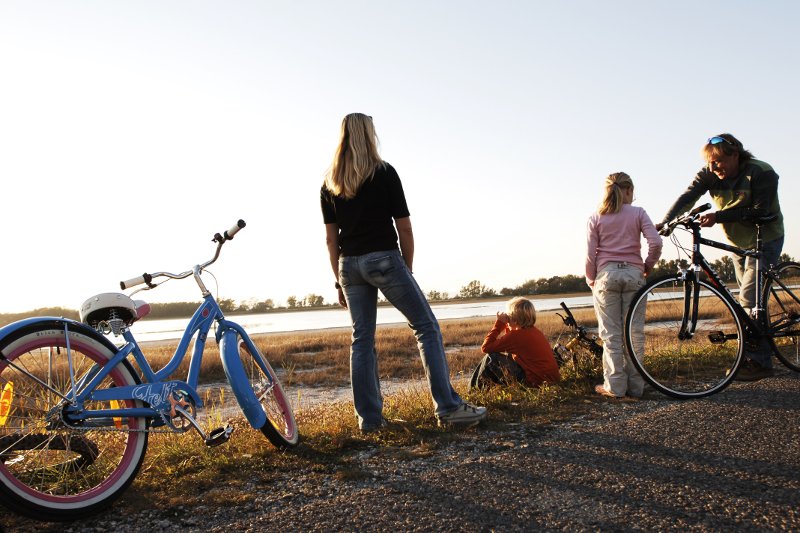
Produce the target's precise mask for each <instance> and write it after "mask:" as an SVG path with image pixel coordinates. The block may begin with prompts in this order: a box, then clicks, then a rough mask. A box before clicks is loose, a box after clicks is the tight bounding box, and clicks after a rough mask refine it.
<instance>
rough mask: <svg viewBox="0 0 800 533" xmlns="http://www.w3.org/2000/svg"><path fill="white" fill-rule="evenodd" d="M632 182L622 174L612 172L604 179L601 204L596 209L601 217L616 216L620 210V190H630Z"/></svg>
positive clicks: (621, 202)
mask: <svg viewBox="0 0 800 533" xmlns="http://www.w3.org/2000/svg"><path fill="white" fill-rule="evenodd" d="M632 188H633V180H632V179H631V177H630V176H628V175H627V174H625V173H624V172H614V173H613V174H609V175H608V177H607V178H606V189H605V196H604V197H603V202H602V203H601V204H600V207H599V208H598V209H597V212H598V213H600V214H601V215H608V214H616V213H619V212H620V211H621V210H622V204H623V201H622V189H632Z"/></svg>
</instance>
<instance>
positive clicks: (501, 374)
mask: <svg viewBox="0 0 800 533" xmlns="http://www.w3.org/2000/svg"><path fill="white" fill-rule="evenodd" d="M492 383H496V384H498V385H510V384H511V383H521V384H523V385H524V384H525V383H526V381H525V371H524V370H523V369H522V367H521V366H519V365H518V364H517V363H516V361H514V360H513V359H512V358H511V356H510V355H506V354H504V353H490V354H486V355H485V356H484V357H483V359H481V362H480V363H479V364H478V367H477V368H476V369H475V371H474V372H473V373H472V379H470V380H469V388H470V389H480V388H483V387H486V386H488V385H491V384H492Z"/></svg>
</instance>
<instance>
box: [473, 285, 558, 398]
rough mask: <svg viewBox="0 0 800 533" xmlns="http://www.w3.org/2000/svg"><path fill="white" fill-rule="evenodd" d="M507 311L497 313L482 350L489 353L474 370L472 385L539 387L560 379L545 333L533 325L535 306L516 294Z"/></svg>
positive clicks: (474, 386) (480, 386)
mask: <svg viewBox="0 0 800 533" xmlns="http://www.w3.org/2000/svg"><path fill="white" fill-rule="evenodd" d="M506 309H507V313H502V312H500V313H497V319H496V320H495V323H494V326H492V329H491V331H489V333H488V334H487V335H486V338H485V339H484V341H483V345H482V346H481V351H482V352H483V353H485V354H486V356H484V358H483V360H481V362H480V364H479V365H478V368H476V369H475V372H473V374H472V379H471V380H470V384H469V386H470V388H482V387H484V386H487V385H489V384H491V383H497V384H500V385H510V384H511V383H514V382H516V383H521V384H523V385H528V386H531V387H538V386H539V385H541V384H542V383H556V382H557V381H559V380H560V379H561V376H560V375H559V373H558V364H557V363H556V359H555V357H554V356H553V349H552V348H551V347H550V343H549V342H548V341H547V338H546V337H545V336H544V334H543V333H542V332H541V331H540V330H539V329H538V328H536V327H535V326H534V324H535V323H536V309H535V308H534V307H533V303H531V301H530V300H528V299H526V298H514V299H512V300H511V301H510V302H508V304H507V307H506Z"/></svg>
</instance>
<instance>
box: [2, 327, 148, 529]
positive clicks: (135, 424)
mask: <svg viewBox="0 0 800 533" xmlns="http://www.w3.org/2000/svg"><path fill="white" fill-rule="evenodd" d="M66 346H67V344H66V337H65V334H64V323H63V322H58V321H52V322H41V323H36V324H33V325H32V326H30V327H27V328H23V329H20V330H18V331H15V332H13V333H11V334H10V335H8V336H6V337H4V338H3V339H1V340H0V350H2V354H3V355H4V356H5V357H6V360H0V502H2V503H3V504H5V505H6V506H8V507H9V508H10V509H12V510H14V511H16V512H18V513H20V514H24V515H27V516H30V517H33V518H37V519H40V520H71V519H76V518H80V517H83V516H86V515H89V514H92V513H94V512H96V511H98V510H100V509H102V508H104V507H105V506H107V505H109V504H110V503H111V502H112V501H113V500H114V499H116V498H117V497H118V496H119V495H120V494H121V493H122V491H124V490H125V489H126V488H127V487H128V485H129V484H130V483H131V482H132V481H133V478H134V477H135V476H136V473H137V472H138V470H139V467H140V466H141V464H142V459H143V458H144V454H145V451H146V449H147V433H145V432H144V430H145V429H146V422H145V420H144V419H143V418H128V419H126V420H121V419H120V420H115V421H111V420H109V425H108V426H104V427H95V428H91V427H89V426H88V425H83V426H78V427H76V428H71V427H68V424H67V423H66V422H65V421H64V417H63V413H64V406H65V404H66V400H65V399H64V398H65V397H71V391H72V381H73V380H72V378H71V376H70V371H69V361H68V354H69V356H71V359H72V368H73V375H74V378H75V383H77V384H80V383H81V378H82V377H83V376H85V375H86V374H87V373H89V372H91V371H93V370H96V369H97V368H98V365H103V364H105V363H106V362H107V361H108V359H109V358H110V357H111V356H112V355H113V353H114V352H113V350H112V347H111V346H110V345H109V344H107V343H104V342H102V338H100V339H98V338H95V337H94V336H93V335H92V334H91V332H89V331H88V330H85V331H81V329H80V327H79V325H76V327H75V328H73V327H72V325H71V326H70V331H69V347H70V349H69V350H67V349H66ZM137 382H138V378H137V377H136V375H135V373H134V372H133V370H132V369H131V368H130V366H129V365H127V364H120V365H117V367H115V368H114V370H112V372H111V374H110V375H109V376H108V377H107V378H106V379H105V381H104V382H103V383H102V385H101V388H108V387H113V386H125V385H135V384H136V383H137ZM125 405H126V406H127V407H134V406H135V402H133V401H128V402H125ZM109 407H110V405H108V403H107V402H106V403H105V404H101V403H100V402H87V403H86V404H85V408H86V409H101V408H109ZM115 422H116V423H119V424H120V426H122V425H124V426H125V429H122V430H115ZM76 424H77V423H76Z"/></svg>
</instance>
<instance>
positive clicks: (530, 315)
mask: <svg viewBox="0 0 800 533" xmlns="http://www.w3.org/2000/svg"><path fill="white" fill-rule="evenodd" d="M506 309H507V310H508V316H509V317H510V318H511V319H513V320H514V322H516V323H517V325H518V326H519V327H521V328H532V327H533V325H534V324H536V308H534V307H533V303H532V302H531V301H530V300H528V299H527V298H522V297H521V296H518V297H516V298H514V299H512V300H511V301H510V302H508V304H507V306H506Z"/></svg>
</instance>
